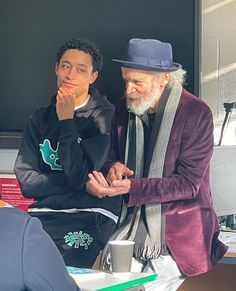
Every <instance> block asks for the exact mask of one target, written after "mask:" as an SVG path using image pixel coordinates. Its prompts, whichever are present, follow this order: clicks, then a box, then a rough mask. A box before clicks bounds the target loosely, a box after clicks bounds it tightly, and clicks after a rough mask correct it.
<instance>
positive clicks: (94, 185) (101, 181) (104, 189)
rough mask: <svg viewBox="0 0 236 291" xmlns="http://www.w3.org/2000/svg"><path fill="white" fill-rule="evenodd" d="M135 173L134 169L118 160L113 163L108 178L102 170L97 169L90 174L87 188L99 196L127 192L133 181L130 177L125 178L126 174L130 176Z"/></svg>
mask: <svg viewBox="0 0 236 291" xmlns="http://www.w3.org/2000/svg"><path fill="white" fill-rule="evenodd" d="M133 174H134V172H133V171H132V170H130V169H129V168H128V167H126V166H125V165H123V164H122V163H119V162H117V163H115V164H113V165H112V167H111V168H110V170H109V172H108V174H107V177H106V178H105V177H104V176H103V174H102V173H101V172H97V171H93V172H92V173H90V174H88V177H89V181H88V182H87V184H86V190H87V192H88V193H90V194H91V195H93V196H95V197H97V198H103V197H106V196H109V197H112V196H117V195H123V194H126V193H128V192H129V190H130V187H131V182H130V180H129V179H123V178H124V177H125V176H126V177H130V176H132V175H133Z"/></svg>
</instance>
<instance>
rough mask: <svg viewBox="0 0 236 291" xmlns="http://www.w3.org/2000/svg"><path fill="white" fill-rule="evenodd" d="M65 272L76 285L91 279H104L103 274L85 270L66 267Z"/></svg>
mask: <svg viewBox="0 0 236 291" xmlns="http://www.w3.org/2000/svg"><path fill="white" fill-rule="evenodd" d="M66 268H67V271H68V273H69V274H70V276H71V277H72V278H74V280H75V281H76V283H77V284H79V282H81V281H82V280H93V279H101V278H105V274H106V273H105V272H102V271H98V270H94V269H87V268H76V267H70V266H67V267H66Z"/></svg>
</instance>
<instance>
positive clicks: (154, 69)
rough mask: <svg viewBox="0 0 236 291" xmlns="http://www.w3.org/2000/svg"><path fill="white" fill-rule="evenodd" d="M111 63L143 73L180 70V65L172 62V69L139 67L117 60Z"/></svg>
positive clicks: (135, 64) (136, 64) (138, 65)
mask: <svg viewBox="0 0 236 291" xmlns="http://www.w3.org/2000/svg"><path fill="white" fill-rule="evenodd" d="M112 61H113V62H117V63H120V64H121V67H126V68H132V69H139V70H145V71H156V72H174V71H177V70H178V69H180V68H182V66H181V65H180V64H178V63H174V62H173V66H172V67H168V68H163V67H158V66H155V67H154V66H144V65H140V64H138V63H134V62H128V61H123V60H118V59H112Z"/></svg>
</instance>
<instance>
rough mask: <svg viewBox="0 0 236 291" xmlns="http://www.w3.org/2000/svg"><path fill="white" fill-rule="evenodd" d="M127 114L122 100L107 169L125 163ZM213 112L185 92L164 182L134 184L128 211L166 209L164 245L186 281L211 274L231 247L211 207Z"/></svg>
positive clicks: (144, 180)
mask: <svg viewBox="0 0 236 291" xmlns="http://www.w3.org/2000/svg"><path fill="white" fill-rule="evenodd" d="M127 122H128V112H127V109H126V108H125V102H124V98H122V99H121V100H119V102H118V103H117V106H116V111H115V114H114V117H113V121H112V133H111V147H110V153H109V160H108V161H107V163H106V165H105V169H108V168H109V167H110V166H111V164H112V163H114V161H117V160H118V161H122V162H124V154H125V141H126V132H127ZM213 146H214V143H213V119H212V113H211V111H210V109H209V107H208V106H207V105H206V104H205V103H204V102H203V101H201V100H200V99H199V98H197V97H195V96H193V95H192V94H191V93H189V92H188V91H186V90H185V89H183V91H182V95H181V98H180V102H179V105H178V108H177V111H176V115H175V119H174V123H173V126H172V130H171V134H170V139H169V143H168V147H167V152H166V158H165V164H164V173H163V178H141V179H135V178H133V179H131V189H130V193H129V198H128V199H129V200H128V206H135V205H142V204H151V203H157V202H160V203H162V208H163V209H164V213H165V218H166V223H165V240H166V244H167V246H168V248H169V250H170V252H171V254H172V256H173V258H174V260H175V261H176V263H177V265H178V267H179V268H180V270H181V271H182V272H183V273H184V274H185V275H187V276H194V275H198V274H201V273H204V272H207V271H208V270H209V269H211V268H212V266H213V265H214V264H216V263H217V261H219V260H220V259H221V258H222V256H223V255H224V253H225V252H226V250H227V247H226V246H225V245H224V244H223V243H222V242H221V241H220V240H219V239H218V235H219V225H218V220H217V216H216V214H215V211H214V209H213V207H212V198H211V192H210V185H209V164H210V159H211V156H212V152H213Z"/></svg>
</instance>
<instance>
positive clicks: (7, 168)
mask: <svg viewBox="0 0 236 291" xmlns="http://www.w3.org/2000/svg"><path fill="white" fill-rule="evenodd" d="M17 153H18V150H17V149H0V161H1V162H0V174H1V173H13V166H14V163H15V159H16V156H17Z"/></svg>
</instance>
